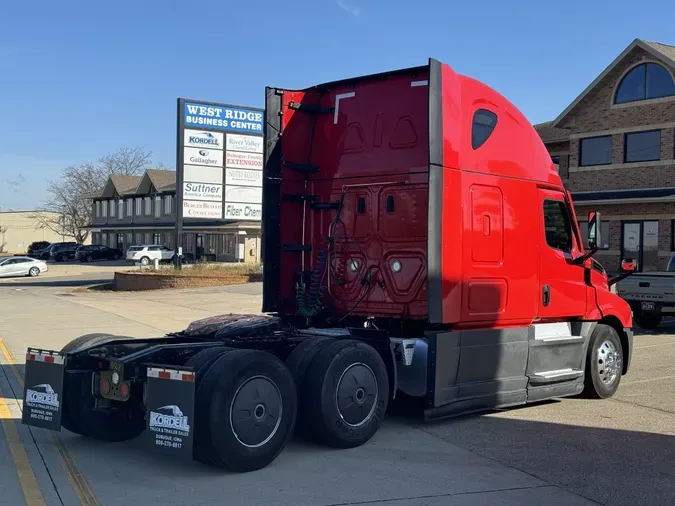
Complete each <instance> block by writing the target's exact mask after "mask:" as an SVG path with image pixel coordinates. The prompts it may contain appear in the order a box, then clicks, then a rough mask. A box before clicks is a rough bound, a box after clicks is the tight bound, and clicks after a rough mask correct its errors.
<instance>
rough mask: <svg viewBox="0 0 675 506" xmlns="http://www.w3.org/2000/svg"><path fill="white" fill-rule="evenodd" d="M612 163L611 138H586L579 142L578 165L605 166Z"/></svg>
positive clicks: (607, 136)
mask: <svg viewBox="0 0 675 506" xmlns="http://www.w3.org/2000/svg"><path fill="white" fill-rule="evenodd" d="M610 163H612V136H611V135H603V136H602V137H587V138H586V139H580V140H579V165H580V166H582V167H584V166H588V165H607V164H610Z"/></svg>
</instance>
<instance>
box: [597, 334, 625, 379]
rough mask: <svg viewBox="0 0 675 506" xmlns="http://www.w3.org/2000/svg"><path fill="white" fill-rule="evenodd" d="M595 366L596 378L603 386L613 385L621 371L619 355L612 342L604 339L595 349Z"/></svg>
mask: <svg viewBox="0 0 675 506" xmlns="http://www.w3.org/2000/svg"><path fill="white" fill-rule="evenodd" d="M595 365H596V367H597V370H598V377H599V378H600V381H602V382H603V383H604V384H605V385H610V384H612V383H614V381H616V379H617V378H618V377H619V375H620V374H621V369H622V360H621V353H619V351H618V350H617V349H616V346H615V345H614V343H613V342H612V341H610V340H608V339H605V340H604V341H603V342H602V343H601V344H600V346H599V347H598V348H597V353H596V360H595Z"/></svg>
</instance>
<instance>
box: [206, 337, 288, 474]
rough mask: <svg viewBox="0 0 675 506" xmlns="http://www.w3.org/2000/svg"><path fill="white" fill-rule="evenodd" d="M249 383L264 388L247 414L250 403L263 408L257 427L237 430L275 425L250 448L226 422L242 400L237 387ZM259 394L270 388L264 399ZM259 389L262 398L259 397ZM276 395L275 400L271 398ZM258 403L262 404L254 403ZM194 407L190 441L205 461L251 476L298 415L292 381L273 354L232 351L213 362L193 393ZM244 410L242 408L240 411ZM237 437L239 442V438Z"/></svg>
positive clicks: (281, 444) (282, 442) (279, 447)
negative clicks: (271, 414) (205, 456)
mask: <svg viewBox="0 0 675 506" xmlns="http://www.w3.org/2000/svg"><path fill="white" fill-rule="evenodd" d="M261 377H262V378H263V379H261ZM249 380H256V381H262V382H263V383H264V388H262V387H261V388H257V389H256V390H257V392H258V394H257V395H259V396H260V395H262V397H263V399H260V398H258V399H256V398H255V397H254V398H252V399H250V401H251V410H250V412H251V413H252V412H254V411H255V410H256V409H257V405H254V404H253V402H257V403H258V404H264V405H265V406H266V408H265V409H266V411H265V412H263V413H262V418H261V420H260V421H259V422H258V423H256V422H255V421H254V420H250V422H246V423H244V424H243V427H242V428H244V427H245V428H250V427H262V426H263V425H264V424H265V423H266V422H272V423H274V428H273V429H272V430H271V432H270V434H269V435H268V439H267V440H264V441H261V442H259V443H258V445H255V446H254V444H253V443H251V444H249V445H246V444H244V443H243V442H242V441H241V440H240V439H239V437H238V436H237V434H236V432H235V428H234V425H237V424H236V423H233V418H232V417H231V408H232V406H233V403H235V401H238V400H241V398H240V397H238V393H239V391H240V388H241V387H243V386H244V385H247V383H248V381H249ZM247 388H250V385H247ZM264 389H269V390H268V393H267V394H266V395H265V394H264ZM261 390H263V394H260V391H261ZM242 393H244V392H242ZM276 393H278V394H279V395H278V396H276V395H275V394H276ZM252 395H253V394H252ZM261 400H265V401H266V403H263V402H259V401H261ZM279 400H280V404H281V410H280V412H279V416H277V417H274V416H270V413H275V411H276V408H275V407H274V406H273V404H274V403H275V401H279ZM196 408H197V409H196V416H195V425H196V427H195V439H198V440H199V443H198V444H199V446H200V448H202V449H203V450H205V451H206V455H207V460H206V462H207V463H210V464H213V465H216V466H219V467H223V468H225V469H228V470H230V471H236V472H249V471H255V470H258V469H261V468H263V467H265V466H267V465H269V464H270V463H271V462H272V461H274V460H275V459H276V458H277V456H278V455H279V454H280V453H281V452H282V451H283V449H284V448H285V447H286V444H287V443H288V441H289V439H290V437H291V436H292V433H293V428H294V426H295V420H296V416H297V393H296V390H295V382H294V381H293V376H291V373H290V371H289V370H288V367H286V365H285V364H284V363H283V362H282V361H281V360H279V359H278V358H277V357H275V356H274V355H272V354H270V353H267V352H264V351H259V350H233V351H231V352H229V353H227V354H225V355H223V356H220V357H218V359H217V360H216V361H215V362H214V363H213V365H212V366H211V367H210V369H209V370H208V371H207V372H206V374H205V376H204V378H203V380H202V386H201V388H199V392H198V394H197V399H196ZM247 411H248V410H247V409H244V408H242V412H247ZM275 420H276V423H275ZM240 422H243V420H241V421H240ZM263 436H264V434H263ZM263 436H260V437H263ZM241 437H242V438H244V436H243V435H242V436H241ZM203 461H204V460H203Z"/></svg>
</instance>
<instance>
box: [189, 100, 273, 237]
mask: <svg viewBox="0 0 675 506" xmlns="http://www.w3.org/2000/svg"><path fill="white" fill-rule="evenodd" d="M176 167H177V174H176V175H177V181H176V183H177V185H176V188H177V191H178V195H177V196H178V202H179V206H178V208H179V216H177V218H178V219H177V221H176V233H177V234H182V228H183V223H182V222H183V219H207V220H232V221H238V220H250V221H260V219H261V217H262V181H263V178H262V168H263V110H262V109H256V108H251V107H241V106H235V105H227V104H215V103H207V102H198V101H194V100H186V99H178V145H177V152H176ZM180 203H182V204H180Z"/></svg>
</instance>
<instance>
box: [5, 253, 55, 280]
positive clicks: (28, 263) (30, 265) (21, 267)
mask: <svg viewBox="0 0 675 506" xmlns="http://www.w3.org/2000/svg"><path fill="white" fill-rule="evenodd" d="M48 270H49V267H47V262H45V261H44V260H38V259H36V258H31V257H8V258H3V259H1V260H0V277H2V278H6V277H19V276H31V277H35V276H39V275H40V274H42V273H43V272H47V271H48Z"/></svg>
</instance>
